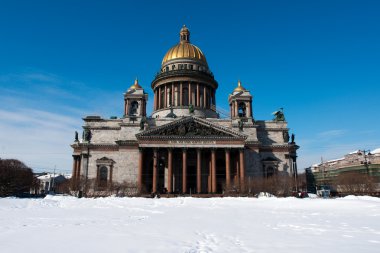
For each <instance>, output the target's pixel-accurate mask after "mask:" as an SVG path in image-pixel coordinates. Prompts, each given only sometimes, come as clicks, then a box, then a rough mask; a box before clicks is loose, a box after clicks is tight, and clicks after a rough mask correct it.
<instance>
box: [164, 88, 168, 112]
mask: <svg viewBox="0 0 380 253" xmlns="http://www.w3.org/2000/svg"><path fill="white" fill-rule="evenodd" d="M164 89H165V94H164V96H165V98H164V108H166V107H168V87H166V85H164Z"/></svg>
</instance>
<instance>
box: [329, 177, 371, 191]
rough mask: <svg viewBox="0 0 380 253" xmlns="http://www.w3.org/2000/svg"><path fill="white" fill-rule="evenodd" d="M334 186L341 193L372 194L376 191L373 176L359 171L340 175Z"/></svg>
mask: <svg viewBox="0 0 380 253" xmlns="http://www.w3.org/2000/svg"><path fill="white" fill-rule="evenodd" d="M333 186H334V187H335V188H336V190H337V192H338V193H339V194H341V195H349V194H353V195H371V194H373V193H374V192H375V191H376V189H375V188H376V184H375V180H374V178H373V177H371V176H369V175H367V174H364V173H359V172H346V173H341V174H340V175H338V176H337V177H336V178H335V180H334V181H333Z"/></svg>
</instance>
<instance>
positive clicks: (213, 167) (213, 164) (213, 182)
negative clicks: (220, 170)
mask: <svg viewBox="0 0 380 253" xmlns="http://www.w3.org/2000/svg"><path fill="white" fill-rule="evenodd" d="M215 152H216V151H215V149H211V191H212V192H213V193H215V192H216V155H215Z"/></svg>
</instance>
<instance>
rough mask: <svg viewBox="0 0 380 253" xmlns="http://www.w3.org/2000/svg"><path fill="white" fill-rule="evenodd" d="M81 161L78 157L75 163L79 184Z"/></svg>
mask: <svg viewBox="0 0 380 253" xmlns="http://www.w3.org/2000/svg"><path fill="white" fill-rule="evenodd" d="M81 161H82V158H81V157H80V156H79V157H78V162H77V182H78V183H79V182H80V166H81Z"/></svg>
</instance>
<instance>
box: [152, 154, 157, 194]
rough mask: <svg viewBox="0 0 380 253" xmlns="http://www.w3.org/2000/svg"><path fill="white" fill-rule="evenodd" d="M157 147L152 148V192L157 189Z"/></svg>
mask: <svg viewBox="0 0 380 253" xmlns="http://www.w3.org/2000/svg"><path fill="white" fill-rule="evenodd" d="M157 156H158V155H157V149H154V150H153V189H152V191H153V192H156V191H157Z"/></svg>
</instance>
